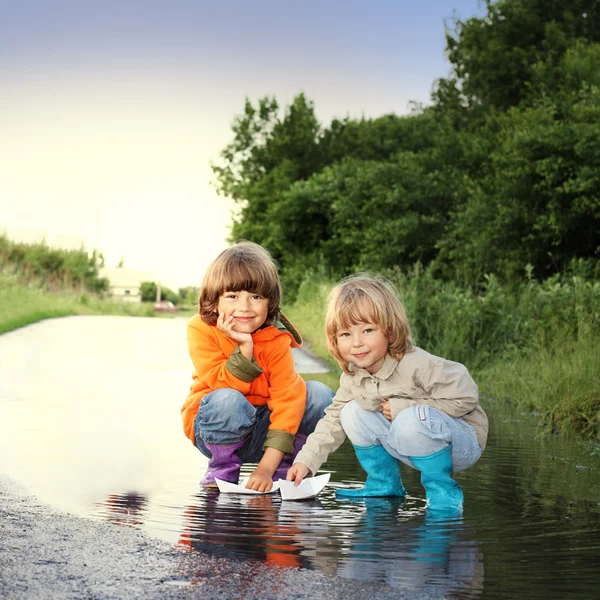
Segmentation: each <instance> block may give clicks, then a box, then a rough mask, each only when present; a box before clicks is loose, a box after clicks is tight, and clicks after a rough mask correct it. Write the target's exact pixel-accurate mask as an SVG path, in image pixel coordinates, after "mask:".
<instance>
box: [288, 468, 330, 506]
mask: <svg viewBox="0 0 600 600" xmlns="http://www.w3.org/2000/svg"><path fill="white" fill-rule="evenodd" d="M330 477H331V473H325V474H324V475H317V476H316V477H307V478H306V479H303V480H302V483H301V484H300V485H299V486H298V487H296V486H295V485H294V482H293V481H287V480H285V479H280V480H279V481H278V482H277V483H278V484H279V492H280V493H281V498H282V499H283V500H307V499H308V498H314V497H315V496H316V495H317V494H318V493H319V492H320V491H321V490H322V489H323V488H324V487H325V486H326V485H327V484H328V483H329V478H330Z"/></svg>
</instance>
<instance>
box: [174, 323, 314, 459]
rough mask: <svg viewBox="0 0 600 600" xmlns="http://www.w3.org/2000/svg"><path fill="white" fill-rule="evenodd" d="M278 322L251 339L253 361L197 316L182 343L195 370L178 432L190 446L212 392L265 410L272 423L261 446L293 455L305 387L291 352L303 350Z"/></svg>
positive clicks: (291, 332)
mask: <svg viewBox="0 0 600 600" xmlns="http://www.w3.org/2000/svg"><path fill="white" fill-rule="evenodd" d="M280 319H281V322H279V321H277V322H276V325H277V326H275V325H269V326H267V327H265V328H263V329H259V330H258V331H256V332H255V333H253V334H252V340H253V342H254V350H253V359H252V361H249V360H248V359H246V358H245V357H244V356H243V354H242V353H241V352H240V351H239V346H238V345H237V344H236V342H234V341H233V340H231V339H230V338H228V337H227V336H226V335H225V334H224V333H222V332H221V331H220V330H219V329H218V328H217V327H216V326H214V325H207V324H206V323H205V322H204V321H203V320H202V319H201V318H200V316H199V315H196V316H195V317H192V319H190V322H189V323H188V329H187V339H188V349H189V352H190V357H191V359H192V363H193V365H194V368H195V373H194V374H193V375H192V379H193V381H192V385H191V387H190V394H189V396H188V397H187V399H186V401H185V403H184V405H183V407H182V409H181V413H182V418H183V429H184V431H185V434H186V435H187V437H188V438H190V439H191V440H192V442H193V441H194V419H195V417H196V413H197V412H198V406H199V405H200V402H201V400H202V398H203V397H204V396H205V395H206V394H208V393H209V392H212V391H214V390H217V389H221V388H232V389H234V390H238V391H239V392H241V393H242V394H243V395H244V396H246V398H247V399H248V402H250V404H252V405H253V406H264V405H265V404H266V405H267V406H268V408H269V410H270V411H271V423H270V425H269V433H268V434H267V440H266V442H265V445H266V446H271V447H275V448H278V449H279V450H282V451H283V452H292V451H293V447H292V444H293V440H294V435H295V434H296V432H297V431H298V427H299V425H300V421H301V420H302V417H303V415H304V409H305V406H306V384H305V383H304V380H303V379H302V378H301V377H300V375H298V373H297V372H296V370H295V368H294V357H293V356H292V351H291V348H292V347H298V346H300V345H301V344H302V338H301V337H300V335H299V334H298V332H297V331H296V330H295V328H294V326H293V325H292V324H291V323H290V322H289V321H288V320H287V319H286V318H285V317H284V316H283V315H280Z"/></svg>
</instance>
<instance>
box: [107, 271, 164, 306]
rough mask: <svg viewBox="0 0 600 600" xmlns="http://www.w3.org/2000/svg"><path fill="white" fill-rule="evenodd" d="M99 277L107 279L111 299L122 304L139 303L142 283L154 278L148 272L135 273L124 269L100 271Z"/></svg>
mask: <svg viewBox="0 0 600 600" xmlns="http://www.w3.org/2000/svg"><path fill="white" fill-rule="evenodd" d="M100 277H106V279H108V286H109V292H110V295H111V298H114V299H115V300H123V301H124V302H138V303H139V302H141V301H142V294H141V292H140V286H141V285H142V282H143V281H154V276H153V275H152V273H150V272H148V271H137V270H136V269H127V268H125V267H116V268H114V269H107V268H104V269H100Z"/></svg>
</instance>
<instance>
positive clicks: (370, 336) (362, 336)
mask: <svg viewBox="0 0 600 600" xmlns="http://www.w3.org/2000/svg"><path fill="white" fill-rule="evenodd" d="M336 342H337V347H338V351H339V353H340V355H341V357H342V358H343V359H344V360H345V361H346V362H347V363H352V364H354V365H356V366H357V367H359V368H361V369H366V370H367V371H368V372H369V373H377V371H379V369H381V366H382V365H383V361H384V360H385V356H386V354H387V353H388V346H389V340H388V337H387V336H386V335H385V333H384V332H383V331H382V329H381V327H379V325H376V324H375V323H369V322H360V323H356V324H355V325H348V327H345V328H342V329H339V330H338V332H337V334H336Z"/></svg>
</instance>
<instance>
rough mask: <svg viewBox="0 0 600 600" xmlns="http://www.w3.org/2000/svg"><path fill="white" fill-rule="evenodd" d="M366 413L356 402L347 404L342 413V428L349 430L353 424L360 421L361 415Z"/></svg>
mask: <svg viewBox="0 0 600 600" xmlns="http://www.w3.org/2000/svg"><path fill="white" fill-rule="evenodd" d="M364 412H365V410H364V409H363V408H361V407H360V405H359V404H358V402H357V401H356V400H350V402H347V403H346V404H345V405H344V407H343V408H342V410H341V411H340V423H341V424H342V428H343V429H344V430H347V429H348V428H349V427H351V426H352V424H353V423H356V422H357V421H360V420H361V415H363V414H364Z"/></svg>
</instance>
